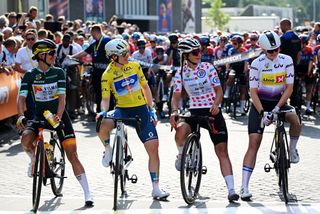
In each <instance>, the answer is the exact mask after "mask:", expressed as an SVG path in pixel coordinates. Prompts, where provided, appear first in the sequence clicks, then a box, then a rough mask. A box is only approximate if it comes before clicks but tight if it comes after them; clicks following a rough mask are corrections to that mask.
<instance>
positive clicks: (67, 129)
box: [26, 111, 76, 143]
mask: <svg viewBox="0 0 320 214" xmlns="http://www.w3.org/2000/svg"><path fill="white" fill-rule="evenodd" d="M34 120H44V121H46V119H45V118H44V117H43V116H36V117H35V119H34ZM61 121H62V122H63V124H64V128H63V131H64V136H63V137H62V138H59V141H60V143H62V142H63V141H65V140H67V139H70V138H75V137H76V136H75V134H74V130H73V127H72V123H71V120H70V118H69V115H68V113H67V111H64V112H63V115H62V118H61ZM42 128H45V129H49V130H54V129H53V127H52V126H51V125H50V124H49V123H48V126H47V127H42ZM38 129H39V124H38V123H33V122H32V120H30V121H28V123H27V126H26V130H30V131H32V132H34V133H35V134H36V135H38V131H39V130H38ZM59 137H60V136H59Z"/></svg>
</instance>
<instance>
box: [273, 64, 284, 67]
mask: <svg viewBox="0 0 320 214" xmlns="http://www.w3.org/2000/svg"><path fill="white" fill-rule="evenodd" d="M273 67H274V68H282V67H283V65H282V64H274V66H273Z"/></svg>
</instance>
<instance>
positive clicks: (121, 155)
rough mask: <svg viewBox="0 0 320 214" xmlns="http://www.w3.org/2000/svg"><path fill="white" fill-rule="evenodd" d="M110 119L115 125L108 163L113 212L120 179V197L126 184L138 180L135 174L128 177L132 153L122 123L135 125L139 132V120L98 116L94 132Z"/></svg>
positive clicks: (123, 195)
mask: <svg viewBox="0 0 320 214" xmlns="http://www.w3.org/2000/svg"><path fill="white" fill-rule="evenodd" d="M103 118H105V119H112V120H113V121H114V122H115V124H116V133H115V136H114V142H113V148H112V159H111V162H110V172H111V174H112V175H113V179H114V192H113V210H117V209H118V189H119V179H120V189H121V197H126V196H127V192H126V182H127V180H128V181H131V183H133V184H134V183H137V181H138V178H137V176H136V175H135V174H132V176H131V177H129V172H128V167H129V165H130V164H131V162H132V161H133V158H132V153H131V150H130V147H129V144H128V136H127V129H126V127H125V124H124V122H132V123H136V129H137V131H138V133H139V132H140V121H141V119H140V118H139V117H138V116H136V117H134V118H120V117H109V116H105V117H104V116H100V117H99V119H98V121H97V127H96V131H97V132H98V131H99V129H100V124H101V121H102V119H103Z"/></svg>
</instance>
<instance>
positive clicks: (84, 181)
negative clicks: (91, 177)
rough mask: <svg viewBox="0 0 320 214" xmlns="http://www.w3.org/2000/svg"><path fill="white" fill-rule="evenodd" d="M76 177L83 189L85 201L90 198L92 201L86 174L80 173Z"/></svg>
mask: <svg viewBox="0 0 320 214" xmlns="http://www.w3.org/2000/svg"><path fill="white" fill-rule="evenodd" d="M76 178H77V180H78V181H79V183H80V185H81V187H82V189H83V192H84V198H85V201H90V200H91V201H92V197H91V193H90V190H89V184H88V180H87V176H86V174H85V173H82V174H80V175H77V176H76Z"/></svg>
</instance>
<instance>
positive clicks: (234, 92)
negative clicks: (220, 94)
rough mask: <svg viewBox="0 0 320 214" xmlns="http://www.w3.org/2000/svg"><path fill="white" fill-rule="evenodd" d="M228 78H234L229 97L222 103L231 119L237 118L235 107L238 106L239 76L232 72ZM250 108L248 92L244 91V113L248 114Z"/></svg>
mask: <svg viewBox="0 0 320 214" xmlns="http://www.w3.org/2000/svg"><path fill="white" fill-rule="evenodd" d="M229 75H230V76H235V77H234V84H233V85H231V88H230V93H229V97H228V98H227V99H226V101H224V103H225V104H226V106H225V108H226V112H227V113H231V115H232V117H233V118H237V107H238V106H240V88H241V85H240V76H239V75H236V74H235V72H234V71H231V72H230V73H229ZM247 88H248V87H247ZM249 108H250V96H249V93H248V90H246V99H245V104H244V112H246V113H247V112H248V111H249Z"/></svg>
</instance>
